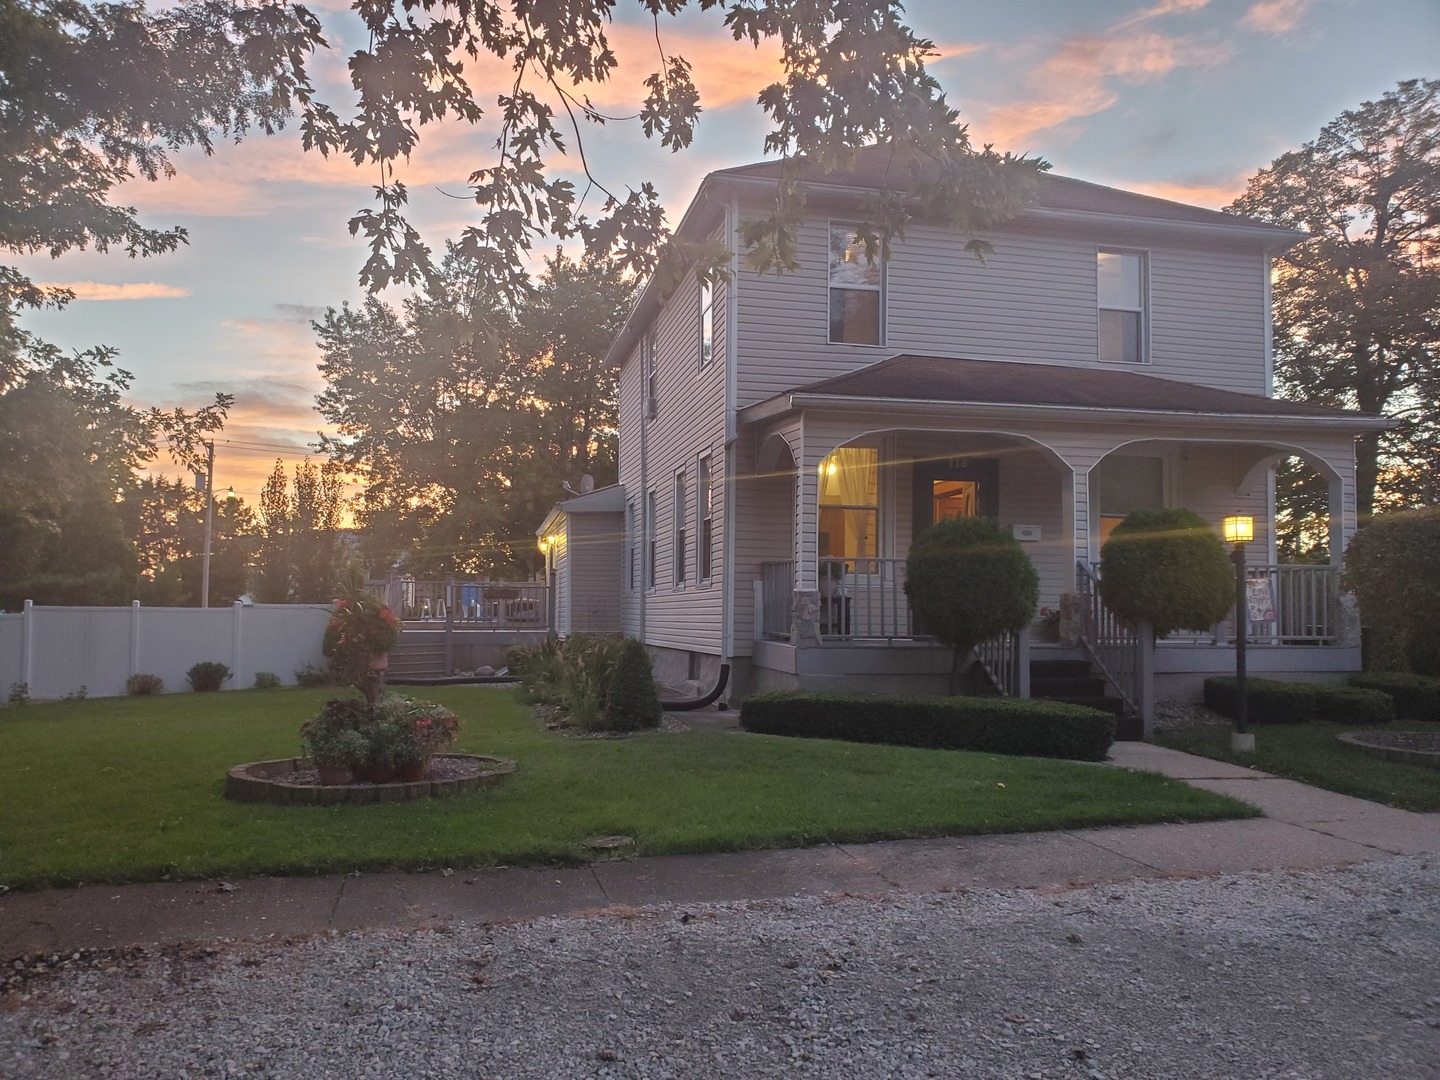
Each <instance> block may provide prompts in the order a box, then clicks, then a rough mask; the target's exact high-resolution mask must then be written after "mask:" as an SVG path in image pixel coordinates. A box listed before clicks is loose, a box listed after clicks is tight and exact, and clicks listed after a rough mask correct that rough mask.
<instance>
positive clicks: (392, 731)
mask: <svg viewBox="0 0 1440 1080" xmlns="http://www.w3.org/2000/svg"><path fill="white" fill-rule="evenodd" d="M374 722H375V727H376V729H377V731H376V743H377V755H378V756H380V757H383V758H384V759H385V760H387V761H389V762H391V763H393V764H397V765H398V764H402V763H404V762H407V761H424V760H425V759H426V758H428V757H430V756H431V755H432V754H438V753H440V752H442V751H444V750H448V749H449V748H450V747H451V746H453V745H454V744H455V740H456V739H457V738H458V737H459V735H460V718H459V717H458V716H456V715H455V714H454V713H453V712H451V711H450V710H449V709H447V708H445V706H443V705H436V704H435V703H434V702H431V701H422V700H420V699H419V698H410V697H402V696H401V695H399V694H386V695H385V696H384V697H383V698H381V699H380V701H379V702H378V703H377V704H376V706H375V710H374Z"/></svg>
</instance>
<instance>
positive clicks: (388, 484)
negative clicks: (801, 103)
mask: <svg viewBox="0 0 1440 1080" xmlns="http://www.w3.org/2000/svg"><path fill="white" fill-rule="evenodd" d="M631 291H632V285H631V284H630V282H629V281H628V280H627V278H626V276H625V275H624V273H623V272H622V271H621V270H620V268H619V267H618V266H617V265H616V264H614V263H612V262H604V261H602V260H599V259H597V258H584V259H581V260H580V261H575V260H572V259H569V258H567V257H565V256H563V255H561V254H558V253H557V254H556V255H555V257H554V258H552V259H550V260H548V261H547V263H546V269H545V273H544V275H543V276H542V277H541V279H540V281H539V282H538V285H537V287H536V288H535V290H534V291H533V292H531V293H530V294H528V295H527V296H525V297H524V298H522V299H521V300H520V301H518V302H517V303H515V304H514V305H512V306H508V307H499V306H497V305H495V304H494V303H491V302H488V301H487V300H486V299H485V296H484V294H483V293H482V292H480V291H478V290H477V286H476V278H475V268H474V266H473V265H472V264H471V263H470V262H469V260H468V259H466V258H464V257H462V256H460V255H458V254H455V253H453V252H452V254H451V256H450V257H449V259H447V261H446V263H445V264H444V269H443V273H442V274H441V276H440V277H439V278H438V279H437V280H436V281H435V282H432V283H431V285H430V286H429V287H428V288H427V289H426V290H425V291H424V292H423V293H422V294H421V295H417V296H415V297H412V298H411V299H409V300H407V301H406V302H405V304H404V306H403V308H402V309H401V310H399V311H397V310H395V309H394V308H392V307H390V306H388V305H386V304H384V303H381V302H380V301H379V300H377V299H374V298H372V299H370V300H368V301H367V302H366V303H365V304H364V305H363V306H362V307H360V308H358V309H355V308H351V307H348V306H345V307H342V308H341V309H339V310H338V311H337V310H335V309H333V308H332V309H331V310H330V311H328V312H327V313H326V316H325V318H324V320H323V321H322V322H319V323H317V324H316V325H315V329H316V332H317V334H318V336H319V344H320V350H321V353H322V356H323V360H322V362H321V365H320V370H321V373H322V374H323V375H324V376H325V381H326V383H327V384H328V386H327V389H326V390H325V391H324V393H322V394H321V395H320V397H319V399H318V404H319V409H320V412H321V415H323V416H324V417H325V418H326V419H327V420H328V421H330V422H331V423H332V424H334V425H335V427H336V429H337V432H338V434H337V435H335V436H333V437H328V438H325V439H324V440H323V444H324V448H325V449H326V450H327V451H328V452H329V453H330V455H331V458H332V460H334V461H336V462H338V463H339V464H341V465H342V466H343V467H344V468H345V469H347V470H350V471H354V472H357V473H360V474H362V475H363V476H364V478H365V486H364V490H363V491H362V493H361V497H360V501H359V506H358V518H359V521H360V523H361V524H362V525H363V526H364V527H365V532H366V543H367V556H368V557H369V560H370V561H371V562H372V564H374V563H382V564H389V563H390V562H392V561H394V560H396V559H402V560H403V561H404V564H405V567H406V569H407V570H408V571H410V572H413V573H417V574H422V575H423V574H435V573H444V572H449V571H458V572H464V573H473V572H479V571H484V570H491V569H496V568H506V567H509V568H512V569H517V570H519V569H524V568H526V567H528V566H529V564H530V562H531V561H532V558H533V556H534V539H533V535H532V530H533V529H534V526H535V522H537V521H539V520H540V518H541V517H543V516H544V512H545V510H546V509H548V508H549V506H550V505H551V504H552V503H554V502H555V501H556V500H557V499H559V498H561V497H562V489H561V484H562V482H564V481H567V480H568V481H570V482H571V483H572V484H573V483H578V482H579V480H580V478H581V477H582V476H583V475H585V474H587V473H588V474H590V475H592V476H593V477H595V479H596V480H597V482H599V483H602V484H603V483H609V482H611V481H613V480H614V479H615V471H616V464H615V423H616V418H615V378H614V374H613V372H611V371H608V370H606V369H605V368H604V367H603V366H602V365H601V360H602V359H603V357H604V355H605V351H606V349H607V347H608V346H609V343H610V341H611V339H612V338H613V336H614V334H615V332H616V331H617V329H618V328H619V324H620V321H621V319H622V318H623V315H624V312H625V310H626V307H627V306H628V303H629V300H630V297H631Z"/></svg>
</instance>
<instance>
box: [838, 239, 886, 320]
mask: <svg viewBox="0 0 1440 1080" xmlns="http://www.w3.org/2000/svg"><path fill="white" fill-rule="evenodd" d="M884 279H885V275H884V267H883V266H882V265H881V263H880V261H879V260H878V259H876V260H875V261H874V262H872V261H870V260H869V259H867V258H866V257H865V245H864V244H863V243H862V242H860V241H857V240H856V239H855V230H854V229H853V228H851V227H848V226H845V225H831V226H830V340H831V341H832V342H837V343H843V344H846V345H879V344H880V340H881V320H882V318H883V312H884V308H885V303H884Z"/></svg>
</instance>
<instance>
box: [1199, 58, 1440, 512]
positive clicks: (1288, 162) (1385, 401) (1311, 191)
mask: <svg viewBox="0 0 1440 1080" xmlns="http://www.w3.org/2000/svg"><path fill="white" fill-rule="evenodd" d="M1226 209H1227V210H1229V211H1231V212H1233V213H1237V214H1245V215H1248V216H1250V217H1256V218H1260V219H1262V220H1265V221H1271V222H1274V223H1275V224H1278V225H1284V226H1287V227H1289V228H1294V229H1303V230H1305V231H1306V232H1308V233H1310V237H1309V238H1308V239H1306V240H1304V241H1302V242H1301V243H1299V244H1297V245H1296V246H1294V247H1293V248H1291V249H1290V250H1289V251H1287V252H1286V253H1285V254H1284V255H1283V256H1281V257H1280V258H1279V259H1277V260H1276V265H1275V280H1274V298H1275V371H1276V377H1277V383H1278V386H1279V389H1280V391H1281V393H1283V394H1285V395H1286V396H1289V397H1295V398H1300V399H1304V400H1307V401H1319V402H1324V403H1327V404H1333V405H1342V406H1348V407H1352V408H1359V409H1364V410H1366V411H1368V412H1376V413H1384V414H1386V415H1388V416H1390V417H1392V418H1394V419H1395V420H1396V421H1397V423H1398V427H1397V428H1396V429H1395V430H1394V431H1391V432H1386V433H1372V434H1367V435H1364V436H1362V437H1361V438H1360V440H1359V445H1358V448H1357V454H1356V466H1357V473H1358V475H1357V483H1356V487H1357V502H1358V505H1359V510H1360V513H1361V515H1362V516H1364V517H1368V516H1369V514H1370V513H1371V511H1372V509H1375V508H1379V507H1387V508H1393V507H1397V506H1407V505H1418V504H1420V503H1425V502H1433V501H1434V500H1435V499H1436V497H1437V495H1440V480H1437V477H1440V438H1437V436H1440V431H1437V430H1436V422H1435V401H1436V397H1437V392H1440V370H1437V350H1440V81H1436V80H1427V79H1411V80H1408V81H1406V82H1402V83H1400V84H1399V86H1398V87H1397V88H1396V89H1395V90H1392V91H1390V92H1388V93H1386V94H1385V95H1383V96H1382V97H1381V98H1380V99H1379V100H1378V101H1367V102H1365V103H1364V104H1362V105H1361V106H1360V107H1359V108H1357V109H1353V110H1349V111H1346V112H1344V113H1342V114H1341V115H1340V116H1339V117H1337V118H1336V119H1335V120H1333V121H1331V122H1330V123H1328V124H1326V125H1325V127H1324V128H1322V129H1321V131H1320V135H1319V137H1318V138H1317V139H1315V140H1314V141H1313V142H1308V143H1306V144H1305V145H1304V146H1302V147H1301V148H1300V149H1299V150H1295V151H1291V152H1290V153H1288V154H1283V155H1281V156H1280V157H1278V158H1276V159H1275V160H1274V161H1273V162H1272V163H1271V164H1270V166H1269V167H1268V168H1266V169H1262V170H1261V171H1260V172H1259V173H1257V174H1256V175H1255V176H1254V177H1253V178H1252V179H1251V180H1250V183H1249V186H1248V188H1247V190H1246V192H1245V194H1244V195H1243V196H1242V197H1241V198H1239V199H1237V200H1236V201H1235V202H1234V203H1233V204H1231V205H1230V206H1229V207H1227V208H1226ZM1282 505H1283V500H1282ZM1303 512H1304V511H1303V509H1297V513H1299V514H1303Z"/></svg>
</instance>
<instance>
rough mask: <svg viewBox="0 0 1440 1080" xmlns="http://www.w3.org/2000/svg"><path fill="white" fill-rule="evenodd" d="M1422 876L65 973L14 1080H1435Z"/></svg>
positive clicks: (1393, 868)
mask: <svg viewBox="0 0 1440 1080" xmlns="http://www.w3.org/2000/svg"><path fill="white" fill-rule="evenodd" d="M1437 927H1440V862H1434V861H1427V860H1425V859H1421V858H1397V859H1391V860H1388V861H1386V862H1382V863H1373V864H1370V865H1367V866H1362V867H1356V868H1352V869H1349V870H1344V871H1331V872H1324V873H1284V872H1277V873H1266V874H1254V875H1245V876H1238V877H1237V876H1227V877H1217V878H1209V879H1203V880H1158V881H1157V880H1148V881H1135V882H1130V883H1127V884H1124V885H1109V886H1101V887H1093V888H1086V889H1076V890H1066V891H1049V892H1042V891H975V892H969V893H947V894H931V895H909V896H895V897H886V898H882V899H859V898H842V899H813V898H806V899H796V900H790V901H784V902H767V903H748V904H726V905H686V906H682V907H675V906H670V907H656V908H649V909H613V910H611V911H609V912H606V913H602V914H600V915H599V916H597V917H592V918H588V919H573V918H572V919H541V920H536V921H533V922H527V923H522V924H517V925H508V926H474V925H471V926H465V925H461V926H457V927H453V928H450V929H448V930H443V931H441V930H434V931H422V932H412V933H398V932H395V933H369V934H349V935H338V936H337V935H331V936H321V937H317V938H312V939H305V940H299V941H292V942H278V941H275V942H264V943H259V944H240V943H227V944H224V945H219V946H211V947H209V948H208V949H207V948H191V949H171V950H164V951H161V952H158V953H149V954H143V955H142V956H139V957H136V958H134V963H133V965H132V966H126V967H121V966H116V965H108V966H102V965H101V964H99V963H93V964H91V963H84V964H80V963H77V964H75V965H73V966H71V967H69V968H63V967H61V968H59V969H58V970H47V971H46V972H43V973H37V974H35V975H33V976H32V977H30V978H29V979H27V980H26V982H25V984H24V985H23V986H22V987H20V988H19V989H18V990H17V991H15V992H13V993H12V994H11V995H10V996H9V997H8V998H7V999H4V1000H3V1001H0V1076H5V1077H7V1078H8V1077H41V1076H44V1077H62V1078H63V1077H93V1076H108V1077H116V1078H119V1077H139V1076H157V1075H163V1076H175V1077H347V1078H348V1077H395V1076H407V1077H408V1076H417V1077H418V1076H424V1077H507V1078H508V1077H517V1078H518V1077H537V1078H539V1077H543V1078H546V1080H549V1078H566V1077H596V1078H601V1077H603V1078H611V1077H613V1078H621V1077H624V1078H651V1077H656V1078H658V1077H719V1076H727V1077H728V1076H734V1077H794V1076H800V1077H804V1076H813V1077H867V1078H868V1077H880V1076H884V1077H917V1078H918V1077H931V1076H944V1077H955V1076H966V1077H971V1076H974V1077H1007V1078H1009V1077H1037V1078H1061V1077H1064V1078H1086V1080H1121V1078H1141V1077H1143V1078H1147V1080H1165V1078H1179V1077H1257V1078H1258V1077H1266V1078H1270V1080H1299V1078H1306V1080H1317V1078H1320V1077H1324V1078H1327V1080H1328V1078H1348V1077H1356V1078H1359V1077H1364V1078H1367V1080H1368V1078H1371V1077H1381V1076H1383V1077H1387V1078H1390V1080H1407V1078H1412V1077H1413V1078H1421V1077H1426V1078H1428V1077H1432V1076H1433V1075H1434V1067H1435V1065H1436V1063H1437V1062H1440V978H1437V975H1436V972H1437V971H1440V930H1437Z"/></svg>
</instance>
